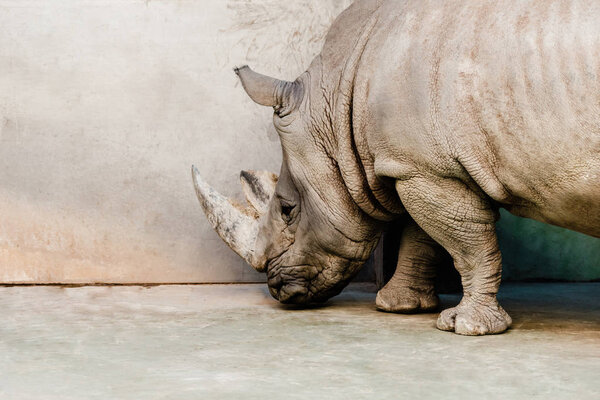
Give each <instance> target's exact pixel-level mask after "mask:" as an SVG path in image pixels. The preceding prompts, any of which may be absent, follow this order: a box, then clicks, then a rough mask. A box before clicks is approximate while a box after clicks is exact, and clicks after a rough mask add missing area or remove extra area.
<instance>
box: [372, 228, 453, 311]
mask: <svg viewBox="0 0 600 400" xmlns="http://www.w3.org/2000/svg"><path fill="white" fill-rule="evenodd" d="M442 252H443V249H442V248H441V247H440V246H439V245H438V244H437V243H436V242H435V241H434V240H433V239H431V237H430V236H429V235H428V234H426V233H425V232H424V231H423V230H422V229H421V228H420V227H419V226H418V225H417V224H416V223H415V222H414V221H413V220H410V222H409V223H408V224H407V225H406V226H405V227H404V230H403V231H402V237H401V240H400V249H399V251H398V264H397V266H396V272H395V273H394V276H392V279H390V281H389V282H388V283H387V284H386V285H385V286H384V287H383V288H382V289H381V290H380V291H379V292H378V293H377V299H376V300H375V304H376V305H377V308H378V309H379V310H382V311H387V312H397V313H416V312H427V311H433V310H435V309H436V308H437V307H438V305H439V299H438V297H437V295H436V294H435V291H434V280H435V266H436V264H437V263H438V262H439V260H440V256H441V255H442V254H443V253H442Z"/></svg>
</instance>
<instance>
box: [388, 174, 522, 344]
mask: <svg viewBox="0 0 600 400" xmlns="http://www.w3.org/2000/svg"><path fill="white" fill-rule="evenodd" d="M396 188H397V190H398V194H399V195H400V199H401V200H402V203H403V204H404V206H405V207H406V210H407V211H408V213H409V214H410V216H411V217H412V218H413V219H414V220H415V222H416V223H417V224H419V226H420V227H421V228H423V230H424V231H425V232H427V234H428V235H430V236H431V237H432V238H433V239H435V241H436V242H438V243H439V244H440V245H442V246H443V247H444V248H445V249H446V250H447V251H448V252H449V253H450V255H451V256H452V258H453V260H454V267H455V268H456V270H457V271H458V272H459V273H460V276H461V281H462V286H463V291H464V293H463V299H462V300H461V302H460V304H459V305H458V306H456V307H453V308H450V309H448V310H444V311H443V312H442V313H441V315H440V317H439V319H438V322H437V327H438V328H439V329H442V330H448V331H454V332H455V333H458V334H461V335H486V334H493V333H501V332H503V331H505V330H506V329H508V328H509V327H510V324H511V323H512V320H511V318H510V317H509V315H508V314H507V313H506V312H505V311H504V310H503V309H502V307H500V305H499V304H498V301H497V300H496V294H497V293H498V288H499V286H500V276H501V272H502V258H501V255H500V250H499V248H498V240H497V237H496V230H495V223H496V220H497V218H498V215H497V212H496V211H495V210H494V209H493V208H492V207H491V205H490V203H489V201H488V199H487V198H486V197H485V196H484V195H481V194H479V193H476V192H475V191H474V190H472V189H470V188H469V187H467V186H466V185H465V184H464V183H463V182H462V181H460V180H457V179H451V178H442V177H437V176H430V177H425V176H422V175H421V176H418V177H414V178H412V179H408V180H399V181H397V182H396Z"/></svg>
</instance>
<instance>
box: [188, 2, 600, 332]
mask: <svg viewBox="0 0 600 400" xmlns="http://www.w3.org/2000/svg"><path fill="white" fill-rule="evenodd" d="M598 21H600V3H599V2H597V1H593V0H587V1H586V0H562V1H560V0H536V1H533V0H531V1H527V0H524V1H519V2H514V1H508V0H482V1H477V2H468V1H462V0H436V1H434V0H431V1H427V0H423V1H403V0H394V1H392V0H389V1H385V0H379V1H378V0H360V1H356V2H355V3H354V4H353V5H352V6H351V7H349V8H348V9H347V10H346V11H344V12H343V13H342V14H341V15H340V16H339V17H338V19H337V20H336V22H335V23H334V24H333V26H332V27H331V29H330V31H329V34H328V36H327V39H326V42H325V45H324V47H323V50H322V52H321V54H320V55H319V56H318V57H316V58H315V60H314V61H313V63H312V64H311V65H310V67H309V69H308V70H307V71H306V72H305V73H304V74H302V75H301V76H300V77H299V78H298V79H296V80H295V81H293V82H288V81H280V80H277V79H274V78H269V77H266V76H264V75H260V74H257V73H255V72H253V71H252V70H250V68H248V67H242V68H239V69H236V73H237V74H238V75H239V78H240V80H241V81H242V84H243V87H244V89H245V90H246V92H247V93H248V95H249V96H250V97H251V98H252V99H253V100H254V101H255V102H257V103H258V104H261V105H264V106H270V107H273V109H274V110H275V113H274V116H273V122H274V125H275V128H276V129H277V132H278V133H279V137H280V140H281V147H282V151H283V163H282V166H281V171H280V175H279V177H278V178H277V177H276V176H274V175H272V174H269V173H265V172H251V171H246V172H242V175H241V178H242V185H243V188H244V193H245V194H246V198H247V200H248V203H249V205H248V206H240V205H236V204H234V203H233V202H231V201H229V200H227V199H225V198H224V197H222V196H221V195H219V194H218V193H217V192H215V191H214V190H213V189H211V188H210V187H209V186H208V185H207V184H206V183H204V181H203V180H202V179H201V178H200V177H199V175H198V173H197V171H194V174H193V175H194V182H195V185H196V192H197V194H198V198H199V200H200V203H201V205H202V207H203V209H204V211H205V213H206V214H207V216H208V219H209V221H210V222H211V224H212V225H213V227H214V228H215V229H216V231H217V233H218V234H219V235H220V236H221V238H222V239H223V240H225V242H227V244H228V245H229V246H230V247H231V248H232V249H233V250H234V251H236V252H237V253H238V254H239V255H240V256H241V257H242V258H244V259H245V260H246V261H247V262H248V263H249V264H250V265H252V266H253V267H254V268H255V269H257V270H258V271H266V273H267V277H268V284H269V289H270V291H271V294H272V295H273V296H274V297H275V298H277V299H279V300H280V301H281V302H284V303H297V304H304V303H310V302H316V301H324V300H326V299H327V298H329V297H331V296H334V295H335V294H337V293H339V292H340V291H341V290H342V288H343V287H344V286H345V285H346V284H347V283H348V282H349V281H350V280H351V279H352V277H353V276H354V275H355V274H356V272H357V271H358V269H359V268H360V266H361V265H362V264H363V262H364V261H365V260H366V259H367V257H368V256H369V254H370V253H371V252H372V250H373V249H374V247H375V245H376V244H377V242H378V240H379V237H380V233H381V231H382V229H383V228H384V227H385V226H386V224H387V223H388V222H389V221H392V220H394V219H397V218H399V217H403V218H405V219H406V221H408V222H407V224H406V226H405V228H404V230H403V233H402V243H401V246H400V253H399V257H398V265H397V269H396V272H395V274H394V276H393V278H392V279H391V280H390V282H388V284H387V285H386V286H385V287H384V288H383V289H381V290H380V291H379V293H378V294H377V300H376V302H377V307H378V308H379V309H381V310H384V311H391V312H419V311H427V310H432V309H435V308H436V307H437V306H438V298H437V296H436V295H435V293H434V290H433V278H434V268H433V266H434V264H435V263H436V261H437V260H438V258H439V257H440V255H442V254H443V253H444V252H445V251H447V252H448V253H449V254H450V255H451V256H452V258H453V260H454V265H455V267H456V269H457V270H458V272H459V273H460V274H461V277H462V283H463V291H464V296H463V299H462V300H461V302H460V304H459V305H458V306H456V307H453V308H450V309H447V310H444V311H443V312H442V313H441V314H440V316H439V318H438V322H437V326H438V328H439V329H443V330H448V331H454V332H456V333H459V334H465V335H483V334H490V333H500V332H503V331H505V330H506V329H507V328H508V327H509V326H510V324H511V318H510V317H509V316H508V314H507V313H506V312H505V311H504V310H503V309H502V307H500V305H499V304H498V302H497V300H496V294H497V291H498V287H499V284H500V275H501V255H500V251H499V249H498V243H497V238H496V234H495V222H496V221H497V219H498V212H497V211H498V208H499V207H504V208H506V209H507V210H508V211H510V212H512V213H514V214H516V215H519V216H523V217H529V218H534V219H538V220H540V221H544V222H548V223H551V224H555V225H559V226H563V227H566V228H570V229H573V230H577V231H579V232H583V233H586V234H589V235H592V236H596V237H600V24H599V23H598Z"/></svg>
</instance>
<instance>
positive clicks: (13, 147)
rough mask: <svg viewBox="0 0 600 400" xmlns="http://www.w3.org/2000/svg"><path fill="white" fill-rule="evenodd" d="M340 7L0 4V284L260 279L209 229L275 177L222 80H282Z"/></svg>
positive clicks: (257, 118)
mask: <svg viewBox="0 0 600 400" xmlns="http://www.w3.org/2000/svg"><path fill="white" fill-rule="evenodd" d="M348 4H349V1H348V0H300V1H298V0H297V1H294V2H281V1H273V0H253V1H245V0H193V1H173V0H171V1H150V0H146V1H142V0H137V1H135V0H114V1H108V0H94V1H91V0H53V1H47V0H35V1H30V0H15V1H6V0H0V281H1V282H198V281H209V282H219V281H246V280H250V281H252V280H263V279H264V278H263V276H262V275H259V274H255V273H253V271H251V270H250V269H249V267H247V266H246V265H245V264H244V263H243V262H242V261H241V260H240V259H239V258H238V257H237V256H236V255H235V254H233V253H232V252H231V251H229V250H228V249H227V248H226V246H225V245H224V244H222V243H221V240H220V239H219V238H218V237H217V236H216V235H215V234H214V233H213V231H212V229H211V228H210V227H209V226H208V224H207V222H206V220H205V218H204V216H203V215H202V213H201V210H200V207H199V205H198V203H197V200H196V198H195V195H194V191H193V187H192V183H191V175H190V166H191V165H192V164H195V165H196V166H197V167H198V169H199V170H200V171H201V172H203V173H204V174H205V176H206V177H207V179H208V180H209V181H210V183H212V184H214V185H215V186H216V187H217V188H219V189H221V190H222V191H223V192H224V193H225V194H237V193H239V183H238V182H239V180H238V174H239V171H240V169H243V168H246V169H269V170H272V171H274V172H278V171H279V163H280V149H279V143H278V139H277V136H276V133H275V132H274V130H273V128H272V127H271V114H272V110H271V111H270V110H269V109H267V108H261V107H259V106H256V105H255V104H254V103H252V102H251V101H250V100H249V99H248V98H247V96H246V95H245V93H244V92H243V90H242V88H241V87H240V85H239V84H238V82H237V79H236V77H235V75H234V73H233V72H232V68H233V67H234V66H236V65H240V64H245V63H249V64H251V65H252V66H253V67H255V68H256V69H258V70H260V71H262V72H265V73H269V74H272V75H277V76H279V77H282V78H286V79H293V78H295V77H296V76H297V75H298V74H300V73H301V72H302V71H304V69H305V68H306V67H307V66H308V64H309V63H310V61H311V60H312V58H313V57H314V55H315V54H317V53H318V51H319V49H320V46H321V43H322V39H323V36H324V34H325V32H326V31H327V28H328V26H329V25H330V23H331V22H332V20H333V18H334V17H335V16H336V15H337V14H338V13H339V12H340V11H341V10H342V9H344V8H345V6H347V5H348Z"/></svg>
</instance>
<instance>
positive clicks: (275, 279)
mask: <svg viewBox="0 0 600 400" xmlns="http://www.w3.org/2000/svg"><path fill="white" fill-rule="evenodd" d="M267 275H268V281H267V284H268V285H269V292H270V293H271V296H273V298H275V299H276V300H279V302H281V303H283V304H308V303H310V296H309V293H308V287H307V286H306V285H303V284H302V282H285V281H284V280H283V279H282V278H281V274H279V273H275V274H273V273H267Z"/></svg>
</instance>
